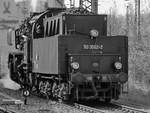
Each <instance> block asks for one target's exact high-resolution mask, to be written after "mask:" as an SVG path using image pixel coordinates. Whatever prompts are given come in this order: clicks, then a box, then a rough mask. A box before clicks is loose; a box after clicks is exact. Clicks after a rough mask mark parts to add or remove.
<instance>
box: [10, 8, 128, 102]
mask: <svg viewBox="0 0 150 113" xmlns="http://www.w3.org/2000/svg"><path fill="white" fill-rule="evenodd" d="M15 47H16V49H17V50H18V51H17V52H10V53H9V56H8V66H9V70H10V74H11V78H12V79H13V80H14V81H16V82H17V83H19V84H20V85H21V86H22V87H26V88H28V89H29V90H31V91H35V92H37V93H38V94H41V95H46V96H48V97H54V98H61V99H63V100H69V99H71V100H73V101H79V100H86V99H103V100H104V101H106V102H110V101H111V99H118V98H119V95H120V94H121V87H122V85H123V84H125V83H126V82H127V81H128V38H127V37H126V36H107V15H97V14H93V13H90V12H88V11H86V10H85V9H82V8H77V9H60V8H51V9H48V10H46V11H44V12H42V13H35V14H33V15H31V16H30V17H28V18H27V19H25V20H24V22H23V23H22V24H21V25H20V26H19V28H18V29H16V30H15Z"/></svg>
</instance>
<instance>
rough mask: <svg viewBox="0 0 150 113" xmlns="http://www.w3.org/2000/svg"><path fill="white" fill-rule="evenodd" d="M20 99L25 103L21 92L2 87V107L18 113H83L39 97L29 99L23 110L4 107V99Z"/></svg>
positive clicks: (0, 99)
mask: <svg viewBox="0 0 150 113" xmlns="http://www.w3.org/2000/svg"><path fill="white" fill-rule="evenodd" d="M8 98H13V99H17V100H18V99H19V100H21V101H24V97H23V96H22V93H21V91H20V90H19V91H13V90H10V89H4V88H2V87H0V107H3V108H6V107H7V109H9V110H13V111H16V112H17V113H83V112H79V111H75V110H73V109H67V108H64V107H63V106H61V105H59V104H58V103H56V102H55V101H51V100H48V99H42V98H39V97H37V96H32V95H31V96H30V97H28V101H27V105H24V104H23V105H22V106H21V108H18V106H17V105H10V106H4V105H2V103H3V102H2V99H8Z"/></svg>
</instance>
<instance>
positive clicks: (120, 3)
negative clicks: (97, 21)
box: [15, 0, 150, 15]
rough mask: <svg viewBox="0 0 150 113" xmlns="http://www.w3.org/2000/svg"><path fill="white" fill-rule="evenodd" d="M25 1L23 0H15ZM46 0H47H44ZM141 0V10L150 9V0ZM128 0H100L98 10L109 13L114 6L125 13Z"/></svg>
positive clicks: (67, 1) (122, 13)
mask: <svg viewBox="0 0 150 113" xmlns="http://www.w3.org/2000/svg"><path fill="white" fill-rule="evenodd" d="M15 1H16V2H18V1H23V0H15ZM43 1H45V0H43ZM129 1H130V3H131V4H134V0H129ZM140 1H141V12H145V11H147V9H150V7H149V6H150V1H149V0H140ZM36 3H37V0H31V4H32V8H33V9H35V7H36V5H37V4H36ZM127 3H129V2H126V0H98V6H99V7H98V12H99V13H100V14H109V13H110V12H111V11H112V10H113V9H114V8H115V9H116V13H117V14H118V15H125V14H126V8H127ZM69 4H70V0H65V5H66V6H67V7H69ZM75 6H76V7H78V6H79V0H75Z"/></svg>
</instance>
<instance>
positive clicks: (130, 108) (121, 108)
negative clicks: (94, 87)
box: [113, 102, 148, 113]
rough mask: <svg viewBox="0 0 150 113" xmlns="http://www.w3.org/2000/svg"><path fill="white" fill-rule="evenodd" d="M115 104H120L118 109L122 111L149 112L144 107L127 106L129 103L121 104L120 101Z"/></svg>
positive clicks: (128, 112) (129, 112)
mask: <svg viewBox="0 0 150 113" xmlns="http://www.w3.org/2000/svg"><path fill="white" fill-rule="evenodd" d="M113 104H114V105H116V106H118V108H117V109H116V110H118V111H121V112H123V113H148V112H146V111H144V110H142V109H137V108H134V107H130V106H127V105H123V104H120V103H116V102H114V103H113Z"/></svg>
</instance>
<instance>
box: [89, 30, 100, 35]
mask: <svg viewBox="0 0 150 113" xmlns="http://www.w3.org/2000/svg"><path fill="white" fill-rule="evenodd" d="M98 35H99V32H98V30H96V29H92V30H91V31H90V36H92V37H98Z"/></svg>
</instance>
